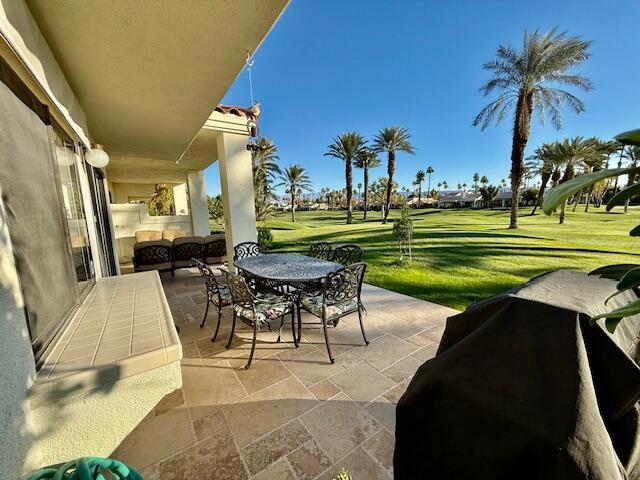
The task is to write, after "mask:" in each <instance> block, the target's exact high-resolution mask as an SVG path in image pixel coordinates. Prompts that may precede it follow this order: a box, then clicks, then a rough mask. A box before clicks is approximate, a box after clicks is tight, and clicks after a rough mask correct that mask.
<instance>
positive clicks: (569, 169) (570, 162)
mask: <svg viewBox="0 0 640 480" xmlns="http://www.w3.org/2000/svg"><path fill="white" fill-rule="evenodd" d="M594 154H595V153H594V148H593V144H592V143H591V142H590V140H585V139H583V138H582V137H575V138H571V139H568V138H565V139H564V140H563V141H562V142H559V143H558V145H557V147H556V155H555V157H556V161H558V162H559V163H560V164H561V165H563V166H564V173H563V175H562V178H560V182H559V183H560V184H562V183H565V182H567V181H569V180H571V179H572V178H573V177H575V171H576V167H578V166H581V165H582V164H583V162H584V160H585V159H586V158H591V157H593V156H594ZM566 206H567V202H566V201H564V202H563V203H562V205H560V219H559V222H560V223H564V220H565V212H566Z"/></svg>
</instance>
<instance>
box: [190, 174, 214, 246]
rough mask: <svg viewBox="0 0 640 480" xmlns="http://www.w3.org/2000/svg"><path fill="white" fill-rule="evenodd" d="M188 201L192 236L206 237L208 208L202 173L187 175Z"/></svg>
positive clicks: (207, 232) (207, 233)
mask: <svg viewBox="0 0 640 480" xmlns="http://www.w3.org/2000/svg"><path fill="white" fill-rule="evenodd" d="M187 184H188V185H189V201H190V203H191V225H192V227H193V234H194V235H196V236H201V237H204V236H207V235H209V233H210V231H211V230H210V229H209V207H208V206H207V188H206V186H205V183H204V171H202V170H200V171H198V172H190V173H189V174H187Z"/></svg>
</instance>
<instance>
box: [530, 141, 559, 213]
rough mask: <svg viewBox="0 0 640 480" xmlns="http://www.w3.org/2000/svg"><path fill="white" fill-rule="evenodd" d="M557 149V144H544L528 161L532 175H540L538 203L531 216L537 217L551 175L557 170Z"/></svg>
mask: <svg viewBox="0 0 640 480" xmlns="http://www.w3.org/2000/svg"><path fill="white" fill-rule="evenodd" d="M556 149H557V142H555V143H543V144H542V145H541V146H540V147H538V148H536V149H535V152H534V154H533V155H532V156H530V157H529V158H528V159H527V160H528V163H527V166H528V168H529V170H530V171H531V173H532V174H533V175H540V187H539V189H538V196H537V197H536V202H535V204H534V206H533V210H532V211H531V215H535V213H536V210H537V209H538V207H539V206H540V205H542V199H543V198H544V191H545V189H546V188H547V184H548V183H549V180H550V179H551V175H552V174H553V172H554V171H555V169H556V165H557V161H556Z"/></svg>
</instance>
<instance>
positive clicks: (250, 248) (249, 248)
mask: <svg viewBox="0 0 640 480" xmlns="http://www.w3.org/2000/svg"><path fill="white" fill-rule="evenodd" d="M260 254H262V249H261V248H260V245H259V244H258V243H256V242H242V243H239V244H237V245H236V246H235V247H233V260H234V261H235V260H240V259H241V258H248V257H255V256H256V255H260Z"/></svg>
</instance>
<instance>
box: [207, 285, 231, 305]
mask: <svg viewBox="0 0 640 480" xmlns="http://www.w3.org/2000/svg"><path fill="white" fill-rule="evenodd" d="M218 290H219V291H220V296H218V295H217V294H216V293H215V292H212V293H211V294H210V296H211V301H212V302H213V304H214V305H218V303H219V304H220V305H221V306H223V307H226V306H227V305H231V292H230V291H229V287H227V286H226V285H219V286H218Z"/></svg>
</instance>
